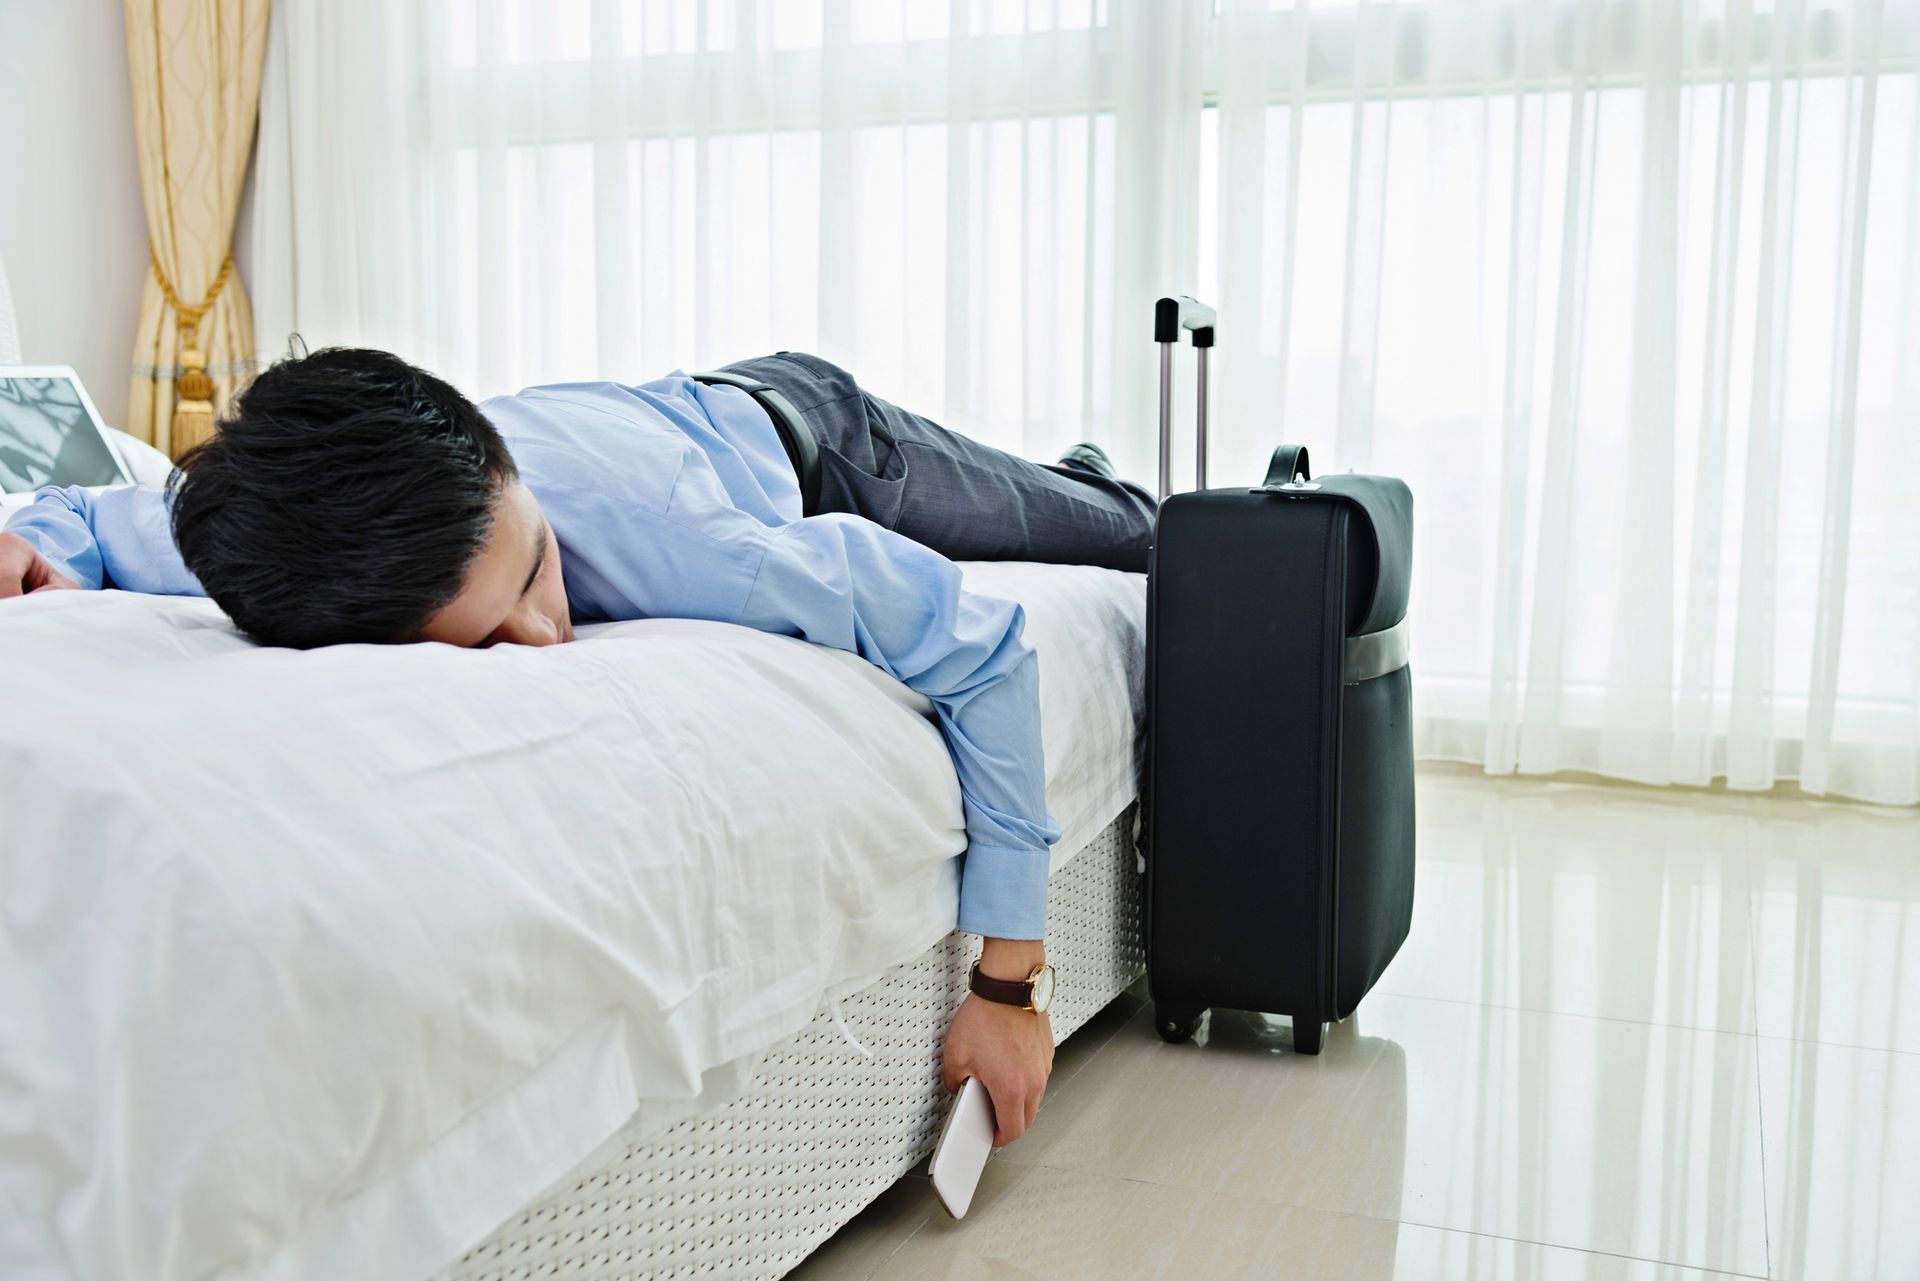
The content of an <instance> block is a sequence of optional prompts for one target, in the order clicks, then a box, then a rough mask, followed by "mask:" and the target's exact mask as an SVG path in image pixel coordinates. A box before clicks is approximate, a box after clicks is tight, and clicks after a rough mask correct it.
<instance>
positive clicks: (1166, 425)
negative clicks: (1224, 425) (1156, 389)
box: [1153, 294, 1217, 502]
mask: <svg viewBox="0 0 1920 1281" xmlns="http://www.w3.org/2000/svg"><path fill="white" fill-rule="evenodd" d="M1216 320H1217V317H1216V316H1215V315H1214V310H1213V308H1211V307H1209V306H1207V304H1205V303H1203V302H1201V301H1200V300H1199V299H1197V298H1189V297H1188V296H1187V295H1185V294H1176V295H1175V296H1173V297H1171V298H1162V299H1161V300H1160V301H1159V302H1157V303H1155V304H1154V305H1153V340H1154V341H1155V342H1157V343H1159V344H1160V498H1161V501H1163V502H1164V501H1165V500H1166V497H1167V495H1168V494H1169V493H1171V492H1172V491H1173V458H1172V454H1173V345H1174V343H1176V342H1178V341H1179V340H1180V331H1181V330H1182V329H1186V330H1191V331H1192V333H1193V347H1194V355H1195V357H1196V358H1197V359H1198V360H1199V362H1200V380H1199V386H1200V391H1199V397H1198V405H1197V409H1198V414H1197V418H1196V422H1195V424H1194V446H1193V448H1194V468H1193V487H1194V488H1195V489H1205V488H1206V487H1207V353H1208V351H1210V350H1211V349H1212V347H1213V327H1214V324H1215V322H1216Z"/></svg>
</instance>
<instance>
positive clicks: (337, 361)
mask: <svg viewBox="0 0 1920 1281" xmlns="http://www.w3.org/2000/svg"><path fill="white" fill-rule="evenodd" d="M518 476H519V470H518V469H517V468H516V467H515V466H514V464H513V457H512V455H510V454H509V453H508V452H507V447H506V444H505V442H503V441H502V440H501V439H500V434H499V433H498V432H497V431H495V430H494V429H493V425H492V424H491V423H489V422H488V421H487V420H486V417H485V416H484V415H483V414H481V412H480V410H479V409H478V408H477V407H476V406H475V405H474V404H473V402H472V401H470V400H468V399H467V398H466V397H465V396H462V395H461V394H460V393H459V392H457V391H455V390H454V389H453V388H452V387H451V386H449V385H448V384H447V383H445V382H443V381H441V380H440V379H438V378H435V377H434V376H433V375H432V374H429V373H427V372H426V371H425V370H423V369H418V368H415V367H414V366H413V365H410V364H408V363H407V362H406V361H404V360H402V359H400V358H399V357H398V356H395V355H393V354H391V353H389V352H384V351H372V350H368V349H365V348H356V347H328V348H323V349H322V350H320V351H316V352H313V353H312V354H310V355H305V356H300V357H296V358H293V359H289V360H284V361H281V362H280V363H279V364H276V365H274V366H273V367H272V368H270V369H268V370H266V371H265V372H264V373H262V374H261V375H260V376H259V377H258V378H256V379H255V380H254V381H253V383H252V385H251V386H249V387H248V388H247V389H246V390H245V391H244V392H242V393H241V394H240V396H239V397H238V398H237V399H236V400H235V401H234V403H233V405H232V407H231V408H230V410H229V411H228V413H227V415H226V416H225V417H224V418H223V419H222V421H221V422H220V423H219V425H218V426H217V427H216V429H215V431H214V434H213V436H212V437H211V438H209V439H208V440H206V441H204V442H203V443H201V444H199V445H196V446H195V447H194V448H192V449H190V450H188V451H187V452H186V453H185V454H184V455H182V456H181V458H180V465H179V470H177V471H175V472H174V474H173V476H172V477H171V478H170V479H169V481H168V485H167V487H168V491H169V493H170V494H171V496H172V500H173V517H172V519H173V538H174V542H175V543H177V544H179V547H180V555H181V557H182V558H183V559H184V560H185V561H186V564H187V568H188V569H190V570H192V571H193V573H194V575H195V577H197V578H198V579H199V580H200V585H201V586H202V587H204V588H206V590H207V594H208V595H209V596H211V597H213V599H214V601H215V602H217V603H218V604H219V606H220V608H222V609H224V610H226V612H227V615H228V616H229V617H230V618H232V619H233V621H234V623H235V625H237V626H238V627H239V628H240V629H241V630H242V631H244V632H246V633H247V634H248V635H249V636H251V637H253V638H254V639H255V640H257V641H259V642H260V643H261V644H263V645H284V646H289V647H292V648H295V649H311V648H314V647H315V646H319V645H338V644H343V643H347V642H353V641H370V642H391V641H407V640H414V639H417V638H418V636H419V633H420V629H421V628H422V627H423V626H424V625H425V623H426V621H427V620H428V619H429V618H430V617H432V616H433V613H434V611H436V610H438V609H439V608H441V607H442V606H443V605H445V604H447V603H448V602H449V601H451V600H452V599H453V598H454V597H455V596H456V595H458V594H459V591H460V586H461V583H462V582H463V581H465V578H466V574H467V569H468V566H469V564H470V563H471V561H472V559H473V557H474V555H475V553H477V552H478V551H479V550H480V548H481V547H482V546H483V545H484V544H485V542H486V539H487V534H488V531H489V529H490V528H491V526H492V522H493V507H494V502H495V500H496V499H497V497H498V496H499V494H500V491H501V489H502V487H504V486H505V485H506V484H508V483H509V482H511V481H512V480H515V479H517V478H518Z"/></svg>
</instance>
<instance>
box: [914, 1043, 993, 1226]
mask: <svg viewBox="0 0 1920 1281" xmlns="http://www.w3.org/2000/svg"><path fill="white" fill-rule="evenodd" d="M992 1151H993V1098H992V1096H990V1095H989V1094H988V1093H987V1087H986V1086H984V1085H982V1084H980V1082H978V1081H976V1080H974V1079H973V1078H972V1077H968V1078H967V1079H966V1080H965V1081H964V1082H962V1083H961V1085H960V1093H959V1094H957V1095H955V1096H954V1100H953V1108H952V1109H951V1110H950V1111H949V1112H948V1113H947V1125H946V1128H945V1129H943V1130H941V1131H940V1142H939V1143H938V1144H937V1145H936V1146H935V1147H934V1149H933V1160H932V1161H930V1162H928V1164H927V1174H928V1176H929V1177H930V1178H931V1179H932V1180H933V1190H934V1191H935V1192H937V1193H939V1194H940V1204H941V1205H944V1206H945V1207H946V1208H947V1213H948V1214H951V1215H952V1216H953V1217H954V1218H956V1219H959V1218H964V1217H966V1213H967V1207H968V1206H969V1205H972V1204H973V1190H974V1189H975V1188H977V1187H979V1186H980V1174H981V1172H982V1171H983V1170H985V1169H986V1168H987V1156H988V1154H990V1153H991V1152H992Z"/></svg>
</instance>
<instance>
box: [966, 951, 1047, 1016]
mask: <svg viewBox="0 0 1920 1281" xmlns="http://www.w3.org/2000/svg"><path fill="white" fill-rule="evenodd" d="M967 989H968V990H969V991H972V992H978V993H979V994H980V995H981V996H984V997H986V998H987V999H988V1000H989V1001H998V1002H999V1003H1000V1004H1002V1005H1017V1006H1019V1007H1020V1008H1022V1009H1025V1008H1026V1007H1027V1006H1029V1005H1032V1004H1033V980H1032V979H1031V978H1024V979H996V978H989V977H987V976H986V975H985V974H982V973H981V972H980V962H978V961H975V962H974V963H973V973H972V974H971V975H969V976H968V978H967Z"/></svg>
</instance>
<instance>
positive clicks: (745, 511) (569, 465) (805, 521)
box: [6, 371, 1060, 939]
mask: <svg viewBox="0 0 1920 1281" xmlns="http://www.w3.org/2000/svg"><path fill="white" fill-rule="evenodd" d="M480 408H481V411H482V412H483V413H485V414H486V416H487V418H488V420H489V421H491V422H492V423H493V425H494V426H495V427H496V428H497V429H498V430H499V431H500V434H501V435H502V436H503V437H504V438H505V440H506V443H507V447H508V449H509V450H510V451H511V452H512V454H513V458H514V462H515V464H516V465H517V466H518V467H519V469H520V477H521V479H522V480H523V481H524V482H525V483H526V486H527V488H528V489H529V490H530V491H532V493H533V496H534V497H535V498H536V499H537V500H538V501H539V503H540V507H541V510H542V511H543V512H545V514H546V517H547V520H548V522H549V523H550V524H551V525H552V526H553V531H554V536H555V537H556V539H557V540H558V541H559V545H560V556H561V566H562V569H563V572H564V576H565V581H566V588H567V600H568V604H569V607H570V609H571V611H572V615H573V618H574V620H575V621H576V622H598V621H603V620H608V619H630V618H704V619H713V620H716V621H719V622H725V623H739V624H742V625H744V626H747V627H753V628H758V629H759V630H761V631H767V632H777V633H779V634H782V635H786V636H798V637H801V638H803V639H805V640H809V641H812V642H814V643H815V644H819V645H829V646H832V647H833V648H835V649H842V650H846V651H848V652H850V653H854V654H858V655H860V656H861V657H862V658H864V659H866V660H867V661H868V662H871V663H873V664H874V665H875V666H877V667H879V668H881V669H882V670H883V671H885V672H887V673H888V674H889V675H892V676H894V677H896V678H897V679H899V680H900V681H901V682H902V683H904V684H905V685H907V686H908V687H909V688H910V689H913V690H916V691H918V692H919V693H921V694H924V695H926V697H927V698H928V699H929V700H931V701H932V703H933V705H934V708H935V710H936V711H937V713H938V715H939V720H940V728H941V731H942V732H943V733H944V734H945V736H946V741H947V747H948V750H949V752H950V753H951V754H952V757H953V766H954V771H955V773H956V774H957V775H958V777H959V781H960V790H961V796H962V799H963V805H964V809H965V820H966V829H967V852H966V854H965V856H964V858H965V862H964V864H963V869H962V875H961V882H960V919H959V925H960V928H961V929H963V930H968V931H971V932H972V933H975V934H981V935H990V936H993V937H998V938H1012V939H1037V938H1041V937H1043V936H1044V935H1045V933H1046V917H1047V866H1048V857H1047V847H1048V845H1049V844H1051V843H1052V842H1053V841H1055V840H1057V839H1059V836H1060V829H1059V827H1058V826H1057V825H1056V824H1055V823H1054V821H1053V819H1052V817H1051V816H1050V815H1048V813H1047V808H1046V787H1045V761H1044V758H1043V756H1042V754H1041V743H1040V700H1039V669H1038V660H1037V659H1036V657H1035V655H1034V653H1033V651H1032V650H1031V649H1030V648H1029V647H1028V646H1027V645H1026V643H1025V642H1024V641H1023V640H1022V639H1021V625H1022V622H1023V619H1024V614H1023V611H1022V610H1021V608H1020V606H1019V605H1017V604H1015V603H1013V602H1011V601H1005V600H998V599H995V598H993V597H990V596H980V595H976V594H974V593H972V592H969V591H967V590H965V589H964V588H963V587H962V586H961V580H960V571H959V569H958V568H957V567H956V566H955V565H954V564H953V562H952V561H950V560H948V559H947V558H946V557H944V556H942V555H940V554H939V553H938V552H935V551H933V550H931V549H929V548H927V547H923V546H921V545H920V544H919V543H916V542H914V541H912V540H911V539H908V538H903V537H901V536H900V535H898V534H895V533H893V532H891V531H889V530H886V529H883V528H881V527H880V526H879V525H876V524H874V523H873V522H872V521H869V520H866V519H864V518H862V517H859V516H852V515H842V514H828V515H821V516H809V517H805V518H802V516H801V514H800V490H799V485H798V482H797V481H796V479H795V477H794V474H793V467H792V464H791V463H789V462H788V460H787V455H786V452H785V451H784V450H783V449H782V448H781V445H780V439H779V436H778V435H777V434H776V432H775V431H774V428H773V423H772V421H771V420H770V419H768V417H767V415H766V412H765V411H764V410H763V409H761V408H760V406H759V405H758V404H756V403H755V402H754V400H753V398H752V397H751V396H749V395H747V393H745V392H743V391H741V390H739V389H737V388H733V387H712V386H706V385H704V384H700V383H696V382H694V381H693V380H692V379H690V378H688V377H687V376H686V375H685V374H683V373H680V372H678V371H675V372H674V373H673V374H671V375H669V376H667V377H665V378H660V379H657V380H655V381H653V382H649V383H645V384H642V385H640V386H637V387H629V386H623V385H620V384H617V383H570V384H565V385H559V386H551V387H534V388H530V389H528V390H526V391H523V392H521V393H520V394H519V395H517V396H501V397H497V398H495V399H493V400H489V401H487V402H485V403H484V404H482V405H481V407H480ZM6 529H7V532H8V533H13V534H19V535H20V536H22V537H23V538H25V539H27V541H29V542H31V543H32V544H33V545H34V546H35V548H36V549H37V550H38V551H39V552H40V554H41V555H43V556H45V557H46V558H47V559H48V560H49V561H51V562H52V563H53V565H54V568H56V569H57V570H59V571H60V572H61V573H63V574H65V575H66V576H67V577H69V578H71V579H73V580H74V581H75V582H77V583H79V584H80V585H81V586H83V587H91V588H100V587H117V588H122V589H124V590H128V591H138V592H154V593H160V594H166V595H204V594H205V593H204V592H203V591H202V590H201V587H200V584H199V582H198V581H197V580H196V579H195V578H194V577H193V575H192V574H190V573H189V572H188V571H187V568H186V566H185V565H184V564H183V563H182V561H181V559H180V553H179V551H178V549H177V548H176V547H175V546H174V543H173V538H172V534H171V531H170V529H169V526H168V519H167V510H166V506H165V499H164V496H163V495H162V494H161V493H160V492H159V491H157V490H152V489H139V488H128V489H114V490H107V491H104V492H101V493H89V492H87V491H85V490H80V489H55V488H52V487H49V488H46V489H43V490H41V491H40V492H39V494H38V495H37V496H36V501H35V502H34V503H33V504H32V505H31V506H28V507H24V508H22V509H20V510H19V511H17V512H15V513H14V514H13V516H12V517H11V518H10V519H9V520H8V522H7V525H6Z"/></svg>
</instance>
